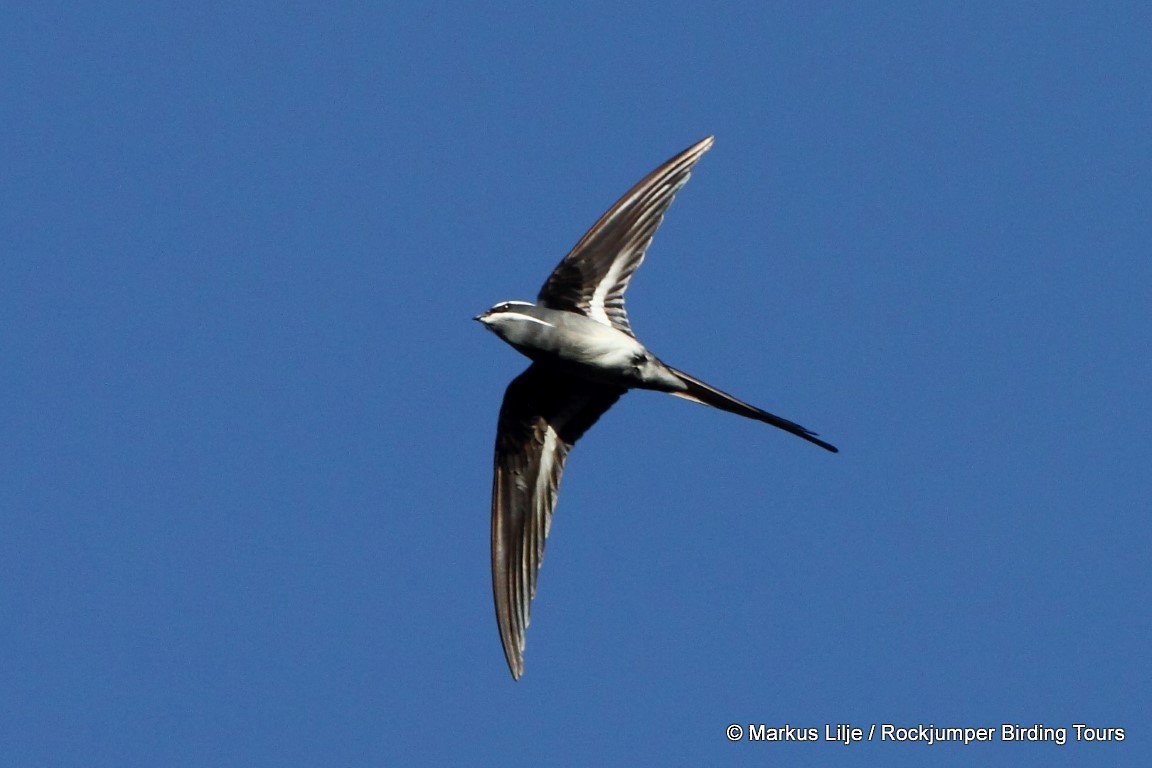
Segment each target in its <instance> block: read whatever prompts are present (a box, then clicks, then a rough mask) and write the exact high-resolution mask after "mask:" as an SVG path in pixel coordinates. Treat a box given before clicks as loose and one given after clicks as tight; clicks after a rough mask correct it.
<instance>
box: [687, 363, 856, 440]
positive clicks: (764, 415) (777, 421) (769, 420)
mask: <svg viewBox="0 0 1152 768" xmlns="http://www.w3.org/2000/svg"><path fill="white" fill-rule="evenodd" d="M669 370H670V371H672V373H674V374H676V376H677V377H678V378H679V379H680V380H681V381H683V382H684V386H686V387H687V389H686V390H684V391H683V392H672V393H671V394H673V395H676V396H677V397H682V398H684V399H685V400H691V401H693V402H696V403H702V404H704V405H710V406H712V407H713V408H719V409H720V410H722V411H728V412H729V413H734V414H736V415H737V416H746V417H748V418H749V419H756V421H762V422H764V423H765V424H771V425H772V426H774V427H778V428H780V429H782V430H784V431H785V432H791V433H792V434H794V435H796V436H797V437H802V438H804V439H805V440H807V441H808V442H810V443H814V444H816V445H818V446H820V447H821V448H823V449H824V450H826V451H832V453H839V452H840V451H839V449H838V448H837V447H836V446H834V445H832V444H830V443H826V442H824V441H823V440H821V439H820V438H818V437H817V436H816V433H815V432H813V431H812V430H810V429H805V428H804V427H802V426H800V425H799V424H797V423H796V422H794V421H788V419H782V418H780V417H779V416H776V415H773V414H771V413H768V412H767V411H762V410H760V409H759V408H756V407H754V406H751V405H748V403H745V402H743V401H741V400H737V399H736V398H734V397H732V395H729V394H728V393H727V392H721V391H720V390H718V389H716V388H715V387H712V386H709V385H707V384H705V383H704V382H702V381H700V379H696V378H693V377H692V376H689V375H688V374H686V373H684V371H678V370H676V369H675V368H671V367H669Z"/></svg>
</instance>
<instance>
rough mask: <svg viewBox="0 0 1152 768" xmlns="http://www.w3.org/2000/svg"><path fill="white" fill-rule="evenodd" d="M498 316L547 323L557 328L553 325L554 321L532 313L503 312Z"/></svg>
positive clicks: (541, 323)
mask: <svg viewBox="0 0 1152 768" xmlns="http://www.w3.org/2000/svg"><path fill="white" fill-rule="evenodd" d="M497 317H515V318H517V319H519V320H528V321H530V322H533V323H540V325H546V326H548V327H549V328H555V327H556V326H554V325H552V323H549V322H547V321H544V320H541V319H540V318H538V317H532V316H531V315H525V314H521V313H520V312H501V313H500V314H499V315H497Z"/></svg>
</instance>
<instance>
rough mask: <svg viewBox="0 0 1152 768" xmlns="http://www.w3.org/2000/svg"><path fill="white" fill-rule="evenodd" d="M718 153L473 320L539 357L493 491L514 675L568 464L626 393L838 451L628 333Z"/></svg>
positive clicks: (503, 441)
mask: <svg viewBox="0 0 1152 768" xmlns="http://www.w3.org/2000/svg"><path fill="white" fill-rule="evenodd" d="M711 146H712V138H711V137H709V138H706V139H704V140H703V141H700V142H698V143H696V144H694V145H693V146H691V147H689V148H688V149H686V150H684V151H683V152H681V153H680V154H679V155H676V156H675V157H673V158H672V159H671V160H669V161H668V162H666V163H665V164H663V165H661V166H660V167H659V168H657V169H656V170H654V171H653V172H652V173H650V174H649V175H648V176H646V177H645V178H644V179H642V180H641V181H640V182H639V183H638V184H637V185H636V186H634V187H633V188H632V189H631V190H629V191H628V193H627V194H625V195H624V196H623V197H622V198H621V199H620V200H618V201H617V202H616V204H615V205H613V206H612V207H611V208H610V209H608V211H607V212H606V213H605V214H604V215H603V216H601V217H600V219H599V220H598V221H597V222H596V224H595V225H593V227H592V228H591V229H590V230H589V231H588V232H587V233H586V234H585V235H584V237H582V238H581V239H580V241H579V242H578V243H577V244H576V246H575V247H574V248H573V249H572V251H571V252H570V253H569V254H568V255H567V256H565V257H564V259H563V260H562V261H561V262H560V264H559V265H558V266H557V267H556V268H555V269H554V270H553V272H552V274H551V275H550V276H549V277H548V280H547V281H546V282H545V283H544V285H543V287H542V288H541V289H540V294H539V296H538V297H537V303H536V304H530V303H528V302H502V303H500V304H497V305H495V306H494V307H492V309H490V310H488V311H487V312H485V313H483V314H481V315H480V316H478V317H477V318H476V319H477V320H480V321H481V322H483V323H484V325H485V326H486V327H488V328H489V330H492V331H493V332H495V333H496V334H497V335H499V336H500V337H501V338H503V339H504V340H505V341H507V342H508V343H509V344H512V345H513V346H514V347H516V348H517V349H518V350H520V351H521V352H523V353H525V354H526V355H528V356H529V357H531V358H532V359H533V361H534V362H533V363H532V364H531V365H530V366H529V367H528V369H527V370H525V371H524V372H523V373H521V374H520V375H519V376H517V377H516V378H515V379H514V380H513V381H512V383H511V384H509V385H508V389H507V390H506V391H505V393H504V401H503V403H502V405H501V407H500V415H499V419H498V423H497V431H496V446H495V448H496V450H495V461H494V472H493V484H492V592H493V597H494V598H495V604H496V619H497V624H498V625H499V628H500V639H501V642H502V643H503V646H504V655H505V657H506V659H507V661H508V667H509V669H510V670H511V672H512V676H513V677H514V678H517V679H518V678H519V677H520V675H521V674H522V673H523V671H524V634H525V630H526V629H527V626H528V620H529V614H530V607H531V603H532V599H533V597H535V594H536V583H537V574H538V573H539V570H540V563H541V560H542V559H543V555H544V542H545V539H546V538H547V536H548V530H549V528H550V527H551V524H552V512H553V509H554V508H555V505H556V497H557V493H558V491H559V486H560V478H561V476H562V474H563V471H564V462H565V460H566V459H567V457H568V452H569V451H570V450H571V448H572V446H573V445H575V443H576V441H577V440H579V439H580V437H581V436H582V435H583V434H584V433H585V432H586V431H587V430H588V429H589V428H590V427H591V426H592V425H593V424H595V423H596V420H597V419H599V418H600V416H602V415H603V414H604V412H605V411H607V410H608V409H609V408H610V407H612V405H613V404H614V403H615V402H616V401H617V400H618V399H619V398H620V396H621V395H623V394H624V393H625V392H626V391H628V390H629V389H633V388H643V389H654V390H658V391H663V392H668V393H669V394H674V395H677V396H679V397H683V398H685V399H688V400H693V401H695V402H698V403H703V404H704V405H709V406H712V407H714V408H719V409H721V410H725V411H728V412H730V413H735V414H737V415H740V416H745V417H747V418H751V419H755V420H758V421H762V422H764V423H767V424H771V425H772V426H775V427H778V428H780V429H783V430H785V431H787V432H790V433H792V434H794V435H796V436H798V437H801V438H803V439H805V440H807V441H809V442H811V443H814V444H815V445H818V446H820V447H821V448H824V449H825V450H828V451H832V452H835V451H836V448H835V447H834V446H832V445H830V444H829V443H826V442H824V441H823V440H820V439H819V438H818V437H817V436H816V435H815V433H813V432H811V431H809V430H807V429H805V428H804V427H802V426H800V425H799V424H796V423H794V422H792V421H788V420H787V419H783V418H781V417H779V416H775V415H773V414H771V413H768V412H767V411H762V410H760V409H759V408H756V407H754V406H751V405H749V404H747V403H744V402H742V401H740V400H738V399H736V398H735V397H732V396H731V395H729V394H727V393H725V392H722V391H720V390H718V389H716V388H715V387H712V386H710V385H708V384H705V383H704V382H702V381H700V380H699V379H696V378H693V377H692V376H689V375H688V374H686V373H684V372H683V371H679V370H676V369H674V368H671V367H670V366H667V365H665V364H663V363H662V362H661V361H660V360H659V359H658V358H656V357H655V356H654V355H652V354H651V353H649V352H648V351H647V349H645V348H644V347H643V345H641V344H640V343H639V342H638V341H636V339H635V334H634V333H633V332H632V328H631V325H630V323H629V322H628V315H627V312H626V311H625V307H624V292H625V290H626V289H627V287H628V283H629V280H630V279H631V276H632V274H633V273H634V272H635V271H636V268H637V267H639V266H640V263H641V262H642V261H643V259H644V254H645V251H646V249H647V247H648V245H649V243H650V242H651V239H652V235H653V233H655V231H656V229H657V227H659V225H660V222H661V221H662V219H663V216H664V213H665V211H666V210H667V208H668V206H669V205H670V204H671V202H672V199H673V198H674V197H675V195H676V192H677V191H678V190H679V189H680V188H681V187H683V186H684V184H685V183H686V182H687V181H688V177H689V174H690V172H691V169H692V166H693V165H694V164H695V163H696V161H697V160H699V159H700V156H701V155H703V154H704V152H706V151H707V150H708V149H709V148H710V147H711ZM589 319H590V320H592V321H595V322H589Z"/></svg>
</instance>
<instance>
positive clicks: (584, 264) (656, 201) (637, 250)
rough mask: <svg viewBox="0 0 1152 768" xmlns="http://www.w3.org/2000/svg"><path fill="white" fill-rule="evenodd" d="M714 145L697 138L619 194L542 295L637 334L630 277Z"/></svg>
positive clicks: (545, 299) (548, 300)
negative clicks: (631, 318) (628, 294)
mask: <svg viewBox="0 0 1152 768" xmlns="http://www.w3.org/2000/svg"><path fill="white" fill-rule="evenodd" d="M711 147H712V137H711V136H709V137H708V138H706V139H704V140H702V141H699V142H697V143H696V144H693V145H692V146H691V147H689V148H688V149H686V150H684V151H683V152H681V153H680V154H678V155H676V157H674V158H672V159H671V160H669V161H668V162H666V163H664V164H663V165H661V166H660V167H659V168H657V169H656V170H654V171H652V173H650V174H648V175H647V176H645V177H644V178H643V179H642V180H641V181H640V182H639V183H638V184H637V185H636V186H634V187H632V189H630V190H629V191H628V194H626V195H624V197H622V198H620V199H619V200H617V201H616V204H615V205H613V206H612V207H611V208H609V209H608V211H607V212H606V213H605V214H604V215H603V216H601V217H600V219H599V221H597V222H596V223H595V224H594V225H592V228H591V229H590V230H588V232H586V233H585V235H584V237H582V238H580V242H578V243H576V247H575V248H573V249H572V251H571V252H570V253H569V254H568V255H567V256H565V257H564V259H563V260H562V261H561V262H560V263H559V264H558V265H557V266H556V269H554V270H552V274H551V275H550V276H549V277H548V280H547V281H546V282H545V283H544V286H543V287H542V288H541V289H540V293H539V295H538V296H537V301H538V302H539V303H540V304H543V305H544V306H546V307H551V308H552V309H563V310H568V311H569V312H579V313H580V314H583V315H587V316H588V317H591V318H592V319H593V320H598V321H600V322H601V323H604V324H605V325H611V326H613V327H614V328H616V329H618V330H621V331H624V333H627V334H628V335H630V336H634V335H635V334H633V333H632V326H630V325H629V324H628V314H627V313H626V312H625V311H624V291H625V290H627V288H628V281H629V280H630V279H631V278H632V273H633V272H635V271H636V268H637V267H639V266H640V263H641V262H642V261H644V252H645V251H646V250H647V249H648V244H649V243H651V242H652V235H654V234H655V233H656V228H657V227H659V226H660V222H661V221H663V220H664V212H665V211H666V210H668V206H669V205H671V204H672V199H673V198H674V197H675V196H676V193H677V192H678V191H679V190H680V188H681V187H683V186H684V185H685V184H686V183H688V177H689V175H691V172H692V166H693V165H695V164H696V161H697V160H699V159H700V156H701V155H703V154H704V153H705V152H707V151H708V150H709V149H710V148H711Z"/></svg>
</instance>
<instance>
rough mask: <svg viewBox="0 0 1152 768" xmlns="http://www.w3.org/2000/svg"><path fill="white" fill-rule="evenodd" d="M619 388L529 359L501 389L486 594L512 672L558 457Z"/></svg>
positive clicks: (556, 482) (517, 670)
mask: <svg viewBox="0 0 1152 768" xmlns="http://www.w3.org/2000/svg"><path fill="white" fill-rule="evenodd" d="M625 391H626V390H624V389H622V388H617V387H609V386H604V385H600V384H594V383H590V382H586V381H581V380H579V379H568V378H564V377H561V376H558V375H557V374H555V373H552V372H551V371H549V370H548V369H547V368H543V367H541V366H540V365H538V364H533V365H531V366H529V367H528V369H527V370H526V371H524V372H523V373H522V374H520V375H519V376H517V377H516V378H515V379H513V381H512V383H511V384H509V385H508V389H507V391H506V392H505V393H504V403H503V405H501V406H500V419H499V423H498V426H497V430H496V460H495V471H494V476H493V480H492V594H493V597H494V598H495V600H496V622H497V624H499V626H500V640H501V642H503V644H504V656H505V658H506V659H507V660H508V668H509V669H510V670H511V671H512V677H514V678H517V679H519V677H520V675H521V674H522V673H523V671H524V630H525V629H527V627H528V617H529V611H530V607H531V602H532V598H533V597H535V595H536V574H537V573H538V572H539V570H540V562H541V560H542V559H543V557H544V540H545V539H546V538H547V537H548V529H549V528H550V527H551V526H552V509H553V508H554V507H555V505H556V494H557V491H558V490H559V488H560V476H561V474H562V473H563V472H564V460H565V459H566V458H567V457H568V451H569V449H571V448H572V446H573V445H574V444H575V443H576V441H577V440H578V439H580V436H581V435H583V434H584V433H585V432H586V431H587V430H588V428H589V427H591V426H592V425H593V424H595V423H596V420H597V419H599V418H600V416H601V415H602V414H603V413H604V412H605V411H607V410H608V409H609V408H611V407H612V404H613V403H615V402H616V401H617V400H618V399H619V398H620V396H621V395H622V394H624V392H625Z"/></svg>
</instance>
